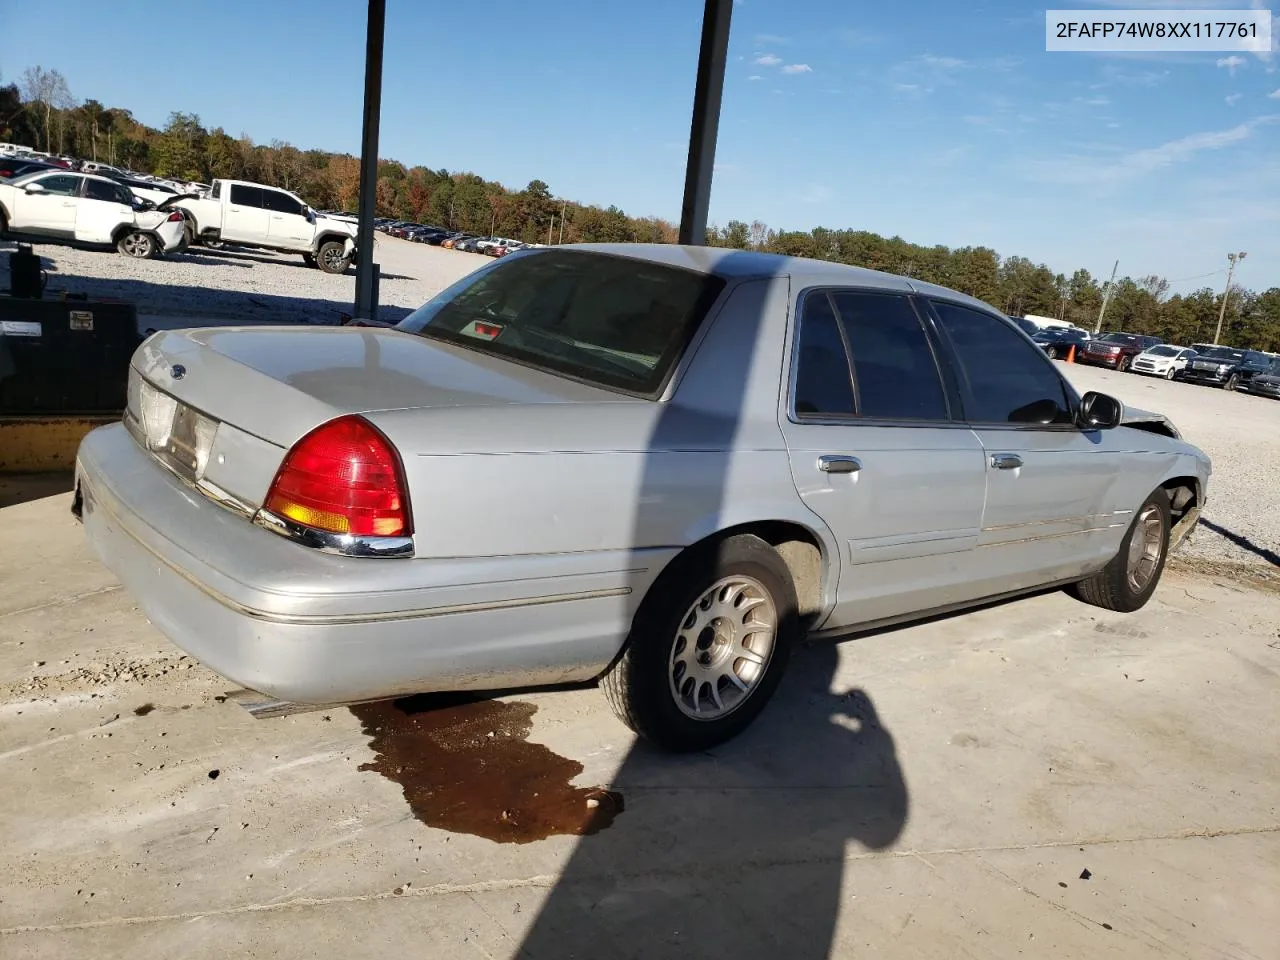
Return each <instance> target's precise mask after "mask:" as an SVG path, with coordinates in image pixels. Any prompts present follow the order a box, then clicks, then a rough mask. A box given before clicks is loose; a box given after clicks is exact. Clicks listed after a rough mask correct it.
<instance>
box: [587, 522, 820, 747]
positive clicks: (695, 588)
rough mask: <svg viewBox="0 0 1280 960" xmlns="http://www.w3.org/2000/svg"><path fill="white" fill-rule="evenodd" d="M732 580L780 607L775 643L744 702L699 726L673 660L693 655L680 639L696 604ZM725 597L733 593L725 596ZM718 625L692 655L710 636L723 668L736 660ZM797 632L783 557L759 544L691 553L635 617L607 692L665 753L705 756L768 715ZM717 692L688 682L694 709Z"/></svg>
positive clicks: (621, 713)
mask: <svg viewBox="0 0 1280 960" xmlns="http://www.w3.org/2000/svg"><path fill="white" fill-rule="evenodd" d="M729 577H739V578H744V579H745V580H747V581H754V584H755V587H753V590H754V589H757V588H759V590H760V591H761V592H763V593H764V594H765V595H767V597H768V599H769V600H770V601H771V602H772V603H773V608H774V613H775V622H776V629H775V633H774V642H773V646H772V649H771V650H770V652H769V653H768V655H767V657H766V658H765V662H764V663H763V664H762V665H761V670H760V672H759V673H757V674H756V676H755V677H754V679H753V680H750V679H749V682H751V683H752V684H753V685H752V686H750V688H749V689H748V691H747V692H746V693H745V694H744V695H742V696H741V699H739V700H738V701H737V703H736V704H734V705H732V706H730V707H729V709H728V711H727V712H726V713H724V714H723V715H721V716H719V717H716V718H714V719H705V720H699V719H695V718H693V717H691V716H689V715H688V714H687V713H685V712H684V710H683V709H682V708H681V707H680V706H679V704H678V702H677V699H678V695H677V693H676V689H677V687H682V686H685V682H686V681H691V678H689V677H688V673H687V671H686V672H684V673H681V674H679V675H678V676H679V677H680V678H682V679H680V680H677V679H673V674H674V673H675V669H676V668H675V667H673V665H672V658H673V656H675V654H676V653H678V652H679V651H682V650H686V649H689V646H688V644H689V643H690V641H689V640H688V639H685V638H682V637H681V627H682V624H683V625H684V626H685V628H686V629H689V627H690V626H691V625H692V624H693V623H696V621H695V620H694V619H693V618H694V617H695V616H696V615H697V611H696V610H695V609H694V607H695V604H698V603H699V600H700V599H704V598H705V597H706V596H707V595H708V594H709V592H710V591H711V590H712V588H714V587H715V586H716V585H717V583H718V582H719V581H721V580H724V579H726V578H729ZM720 596H721V597H722V598H723V597H725V596H731V594H729V593H724V592H722V593H721V594H720ZM739 604H740V599H739V598H735V599H734V600H733V601H732V602H730V603H729V606H730V607H731V608H732V607H736V606H738V605H739ZM703 609H707V608H705V607H704V608H703ZM747 616H752V617H753V616H755V614H752V613H748V614H747ZM717 619H718V618H717ZM716 622H717V621H716V620H712V621H710V623H708V624H707V625H706V626H705V627H704V628H703V630H702V633H701V635H700V638H699V639H698V640H695V641H692V642H693V644H694V646H693V649H694V650H699V651H701V650H703V649H704V648H703V647H702V643H703V640H702V636H704V635H706V634H708V632H710V634H711V636H712V637H714V639H711V640H709V641H708V642H709V643H710V647H709V648H706V655H707V656H708V657H713V656H714V655H715V650H716V648H717V647H719V648H720V649H721V650H723V651H724V652H723V653H722V654H721V656H722V657H725V658H726V659H725V660H722V661H721V662H722V664H723V663H725V662H727V659H728V658H732V657H733V655H734V654H733V650H732V646H731V644H730V643H729V642H727V641H726V640H725V637H724V632H723V631H722V630H716V629H714V627H713V625H714V624H715V623H716ZM798 629H799V617H798V616H797V613H796V593H795V587H794V585H793V584H792V582H791V574H790V571H789V570H788V569H787V565H786V563H784V562H783V560H782V558H781V557H780V556H779V555H778V552H777V551H776V550H774V549H773V547H771V546H770V545H769V544H768V543H766V542H765V541H764V540H761V539H760V538H759V537H755V536H750V535H740V536H735V537H729V538H727V539H725V540H722V541H720V542H718V543H713V544H710V545H708V546H706V547H702V548H698V549H694V550H691V551H689V552H687V553H686V554H684V555H682V556H681V557H679V558H678V559H677V560H676V561H675V562H673V563H672V564H671V566H670V567H668V568H667V569H666V570H664V571H663V573H662V575H661V576H660V577H659V578H658V580H657V582H656V583H654V585H653V587H652V588H650V590H649V593H648V595H647V596H646V597H645V599H644V602H643V603H642V604H641V606H640V609H639V611H638V612H637V613H636V617H635V620H634V622H633V623H632V626H631V634H630V636H629V637H628V638H627V644H626V646H625V648H624V649H623V652H622V654H621V655H620V656H619V657H618V659H617V660H616V661H615V662H614V664H613V665H612V666H611V667H610V668H609V670H608V671H607V672H606V673H605V674H604V676H603V677H601V680H600V687H601V689H602V690H603V691H604V695H605V697H606V699H607V700H608V701H609V705H610V706H611V707H612V708H613V712H614V713H615V714H617V716H618V719H620V720H621V721H622V722H623V723H625V724H626V725H627V726H628V727H630V728H631V729H632V730H634V731H635V732H636V733H637V734H639V735H640V736H642V737H644V738H645V739H646V740H649V741H650V742H651V743H653V744H654V745H655V746H657V747H659V748H660V749H663V750H668V751H670V752H673V753H688V752H694V751H698V750H706V749H709V748H711V747H714V746H715V745H717V744H720V743H723V742H724V741H726V740H729V739H731V738H732V737H734V736H736V735H737V734H739V733H741V732H742V731H743V730H744V729H746V727H747V726H748V725H750V724H751V722H752V721H753V720H755V718H756V717H757V716H758V715H759V714H760V711H761V710H763V709H764V707H765V705H766V704H767V703H768V701H769V698H770V697H771V696H773V693H774V691H775V690H777V687H778V682H779V681H780V680H781V679H782V674H783V673H784V672H785V670H786V666H787V661H788V659H789V657H790V653H791V644H792V642H793V641H794V639H795V635H796V632H797V631H798ZM682 640H683V643H682V642H681V641H682ZM748 649H750V648H748ZM737 664H741V665H743V671H744V672H746V673H748V675H749V671H750V665H749V661H747V660H743V659H741V658H738V659H735V660H734V666H732V667H730V669H733V670H734V672H735V675H738V676H741V674H738V673H737V669H738V668H737V666H736V665H737ZM721 679H724V677H723V676H722V677H721ZM711 686H712V684H706V683H702V682H699V683H696V684H695V683H693V682H689V683H688V686H686V687H685V689H686V693H685V696H688V691H689V690H693V691H694V692H693V698H694V700H695V702H701V701H702V699H703V690H704V689H706V690H707V696H708V697H709V696H711V695H712V694H711V691H710V687H711ZM714 686H715V688H716V691H717V692H716V693H715V696H716V697H717V698H719V697H720V696H722V695H729V696H736V693H735V690H734V688H732V687H728V686H726V687H724V688H721V687H720V686H719V681H716V683H715V684H714ZM681 699H683V698H681ZM726 706H728V704H727V703H726Z"/></svg>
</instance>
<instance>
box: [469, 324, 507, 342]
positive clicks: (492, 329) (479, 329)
mask: <svg viewBox="0 0 1280 960" xmlns="http://www.w3.org/2000/svg"><path fill="white" fill-rule="evenodd" d="M472 329H473V330H475V334H476V336H477V337H484V338H485V339H486V340H496V339H497V338H498V334H500V333H501V332H502V325H501V324H498V323H480V322H479V321H477V322H476V323H475V325H474V326H473V328H472Z"/></svg>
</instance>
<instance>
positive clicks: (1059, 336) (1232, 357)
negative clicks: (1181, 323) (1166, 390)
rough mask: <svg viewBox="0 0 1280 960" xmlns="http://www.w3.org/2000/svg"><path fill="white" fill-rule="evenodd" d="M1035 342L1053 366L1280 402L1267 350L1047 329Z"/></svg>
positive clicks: (1278, 371)
mask: <svg viewBox="0 0 1280 960" xmlns="http://www.w3.org/2000/svg"><path fill="white" fill-rule="evenodd" d="M1024 329H1026V328H1025V327H1024ZM1031 339H1032V340H1034V341H1035V342H1036V343H1037V344H1039V345H1040V348H1041V349H1042V350H1044V352H1045V353H1046V354H1047V355H1048V356H1049V357H1050V358H1051V359H1053V360H1064V359H1067V358H1069V357H1070V358H1074V360H1075V362H1077V363H1084V364H1089V365H1091V366H1099V367H1109V368H1110V369H1112V370H1117V371H1119V372H1121V373H1125V372H1130V373H1138V374H1144V375H1146V376H1153V377H1163V378H1164V379H1166V380H1183V381H1186V382H1187V383H1199V384H1207V385H1209V386H1215V387H1222V388H1223V389H1225V390H1245V391H1247V392H1250V393H1257V394H1259V395H1260V396H1271V397H1277V398H1280V355H1276V354H1273V353H1265V352H1263V351H1261V350H1244V349H1238V348H1236V347H1224V346H1218V345H1215V344H1210V343H1195V344H1192V345H1191V346H1189V347H1182V346H1178V345H1176V344H1172V343H1165V342H1164V341H1162V340H1161V339H1160V338H1159V337H1151V336H1143V335H1141V334H1136V333H1124V332H1122V331H1117V332H1113V333H1106V334H1102V335H1100V336H1097V337H1094V336H1092V335H1091V334H1090V333H1089V332H1088V331H1087V330H1082V329H1080V328H1079V327H1051V328H1041V329H1038V330H1037V331H1036V332H1035V333H1033V334H1032V335H1031ZM1259 378H1261V379H1259Z"/></svg>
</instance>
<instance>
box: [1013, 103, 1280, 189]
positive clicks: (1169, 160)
mask: <svg viewBox="0 0 1280 960" xmlns="http://www.w3.org/2000/svg"><path fill="white" fill-rule="evenodd" d="M1277 121H1280V114H1270V115H1267V116H1261V117H1255V118H1254V119H1252V120H1246V121H1245V122H1244V123H1240V124H1237V125H1236V126H1234V127H1231V128H1230V129H1227V130H1210V131H1206V132H1204V133H1193V134H1189V135H1188V136H1185V137H1180V138H1179V139H1177V140H1170V141H1169V142H1167V143H1162V144H1160V145H1159V146H1155V147H1148V148H1147V149H1145V150H1136V151H1134V152H1132V153H1129V154H1126V155H1124V156H1122V157H1119V158H1113V157H1108V158H1105V159H1103V160H1101V161H1100V160H1098V159H1097V158H1093V157H1088V156H1076V157H1070V156H1068V157H1056V158H1054V159H1052V160H1039V161H1031V162H1030V163H1028V164H1026V166H1025V169H1026V171H1027V172H1028V174H1029V175H1030V179H1032V180H1036V181H1039V182H1044V183H1058V184H1074V185H1078V186H1093V185H1101V184H1107V183H1117V182H1120V181H1124V180H1131V179H1136V178H1138V177H1142V176H1146V175H1147V174H1151V173H1154V172H1156V171H1158V170H1163V169H1165V168H1166V167H1169V166H1171V165H1173V164H1176V163H1182V162H1185V161H1188V160H1191V159H1193V158H1194V157H1195V156H1196V155H1197V154H1199V153H1202V152H1204V151H1207V150H1223V149H1225V148H1227V147H1230V146H1234V145H1235V144H1238V143H1241V142H1242V141H1245V140H1248V139H1249V138H1250V137H1252V136H1253V133H1254V131H1255V130H1256V129H1257V128H1258V127H1261V126H1263V125H1264V124H1272V123H1276V122H1277Z"/></svg>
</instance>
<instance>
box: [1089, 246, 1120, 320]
mask: <svg viewBox="0 0 1280 960" xmlns="http://www.w3.org/2000/svg"><path fill="white" fill-rule="evenodd" d="M1119 269H1120V261H1119V260H1117V261H1116V263H1115V266H1114V267H1112V268H1111V279H1110V280H1108V281H1107V289H1106V290H1105V291H1103V294H1102V307H1101V308H1100V309H1099V310H1098V322H1097V323H1095V324H1094V325H1093V332H1094V333H1100V332H1101V331H1102V318H1103V317H1105V316H1106V315H1107V304H1108V303H1110V302H1111V291H1112V290H1114V289H1115V288H1116V271H1117V270H1119Z"/></svg>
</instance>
